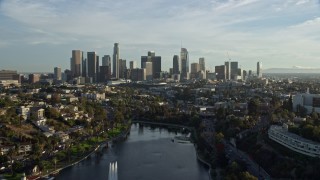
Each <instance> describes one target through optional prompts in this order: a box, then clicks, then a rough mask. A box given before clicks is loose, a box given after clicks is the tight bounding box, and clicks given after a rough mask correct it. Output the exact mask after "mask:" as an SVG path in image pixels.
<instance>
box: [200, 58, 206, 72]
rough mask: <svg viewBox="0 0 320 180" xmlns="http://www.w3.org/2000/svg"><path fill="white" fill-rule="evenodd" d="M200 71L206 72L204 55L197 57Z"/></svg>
mask: <svg viewBox="0 0 320 180" xmlns="http://www.w3.org/2000/svg"><path fill="white" fill-rule="evenodd" d="M199 66H200V71H203V72H206V64H205V60H204V57H201V58H199Z"/></svg>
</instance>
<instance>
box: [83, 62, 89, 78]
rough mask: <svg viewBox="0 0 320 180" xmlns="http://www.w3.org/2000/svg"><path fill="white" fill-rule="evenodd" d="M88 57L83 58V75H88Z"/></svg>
mask: <svg viewBox="0 0 320 180" xmlns="http://www.w3.org/2000/svg"><path fill="white" fill-rule="evenodd" d="M87 76H88V75H87V58H85V59H83V60H82V77H87Z"/></svg>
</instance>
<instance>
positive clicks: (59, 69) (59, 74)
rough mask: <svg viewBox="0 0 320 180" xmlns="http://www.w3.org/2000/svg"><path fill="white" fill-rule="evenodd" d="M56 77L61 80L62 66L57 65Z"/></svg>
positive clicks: (55, 69)
mask: <svg viewBox="0 0 320 180" xmlns="http://www.w3.org/2000/svg"><path fill="white" fill-rule="evenodd" d="M54 79H55V80H58V81H60V80H61V68H60V67H55V68H54Z"/></svg>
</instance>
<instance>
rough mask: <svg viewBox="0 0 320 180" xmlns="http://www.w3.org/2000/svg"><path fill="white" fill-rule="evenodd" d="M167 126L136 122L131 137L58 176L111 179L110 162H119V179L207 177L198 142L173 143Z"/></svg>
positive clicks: (202, 179) (189, 179)
mask: <svg viewBox="0 0 320 180" xmlns="http://www.w3.org/2000/svg"><path fill="white" fill-rule="evenodd" d="M179 135H181V134H180V133H176V132H169V131H168V130H167V129H164V128H151V127H150V126H146V125H143V126H142V125H139V124H133V125H132V126H131V131H130V135H129V136H128V139H127V140H125V141H123V142H119V143H116V144H113V145H112V146H110V147H109V148H108V149H104V150H102V154H100V155H99V154H96V153H95V154H93V155H91V157H90V158H88V159H86V160H84V161H82V162H80V163H79V164H77V165H74V166H72V167H69V168H67V169H64V170H62V171H61V172H60V174H59V175H58V176H57V179H67V180H70V179H77V180H78V179H89V180H99V179H104V180H107V179H108V173H109V164H110V162H115V161H117V165H118V168H117V170H118V179H119V180H158V179H159V180H180V179H181V180H207V179H209V175H208V169H207V167H205V166H204V165H203V164H202V163H201V162H199V161H198V160H197V157H196V151H195V148H194V145H193V144H191V143H178V142H176V141H175V142H172V139H173V138H174V137H175V136H179Z"/></svg>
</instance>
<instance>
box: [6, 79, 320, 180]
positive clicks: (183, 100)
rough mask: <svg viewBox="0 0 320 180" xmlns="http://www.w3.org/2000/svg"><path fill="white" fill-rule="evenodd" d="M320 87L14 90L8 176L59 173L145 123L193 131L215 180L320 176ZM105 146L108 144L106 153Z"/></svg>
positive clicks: (254, 82)
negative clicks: (138, 124)
mask: <svg viewBox="0 0 320 180" xmlns="http://www.w3.org/2000/svg"><path fill="white" fill-rule="evenodd" d="M319 93H320V86H319V85H318V80H316V78H312V77H297V78H288V77H285V76H276V75H269V76H266V78H263V79H262V78H258V77H252V78H248V79H247V80H246V81H240V80H239V81H212V80H199V79H193V80H189V81H185V82H165V81H162V82H142V83H136V82H124V83H121V84H117V85H105V84H83V85H73V84H66V83H62V84H61V83H57V84H55V83H53V84H46V83H40V82H39V83H31V84H22V85H16V84H8V85H5V86H2V87H1V94H0V97H1V99H0V123H1V125H0V139H1V141H0V142H1V144H0V153H1V156H0V166H1V168H0V170H1V173H2V178H6V179H20V178H21V176H23V175H25V176H26V177H27V178H28V179H36V178H39V177H44V176H46V175H53V174H54V173H58V171H59V169H61V168H64V167H67V166H69V165H72V164H74V163H76V162H78V161H80V160H81V159H83V158H85V157H86V156H87V155H89V154H90V153H97V154H99V149H101V148H108V147H107V146H108V143H107V144H106V143H105V142H108V141H113V142H115V141H121V140H122V139H125V138H126V136H127V134H128V131H129V129H130V125H131V124H132V123H136V122H137V121H140V123H141V122H146V123H148V122H149V123H150V122H152V123H163V124H175V125H183V126H186V127H190V128H193V129H194V131H191V132H192V141H193V142H194V144H195V146H196V148H197V152H198V159H199V160H200V161H202V162H204V163H205V164H206V165H208V166H209V167H210V174H211V176H212V178H222V177H223V178H224V179H257V178H259V179H270V178H296V179H300V178H307V179H312V178H315V177H319V176H320V174H319V172H318V171H317V169H318V168H319V167H320V164H319V157H320V124H319V122H320V121H319V107H320V106H319V105H320V103H319V102H320V95H318V94H319ZM102 145H104V146H102Z"/></svg>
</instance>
